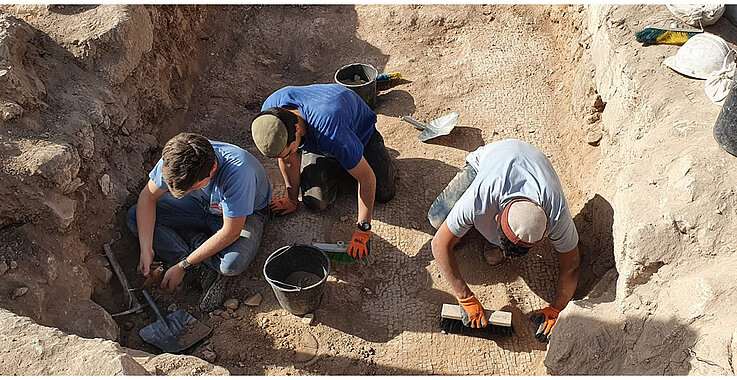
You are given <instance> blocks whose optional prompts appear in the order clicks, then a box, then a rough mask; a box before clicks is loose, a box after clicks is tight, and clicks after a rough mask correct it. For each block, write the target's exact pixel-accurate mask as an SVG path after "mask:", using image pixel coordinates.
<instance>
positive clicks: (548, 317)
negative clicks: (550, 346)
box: [530, 306, 560, 342]
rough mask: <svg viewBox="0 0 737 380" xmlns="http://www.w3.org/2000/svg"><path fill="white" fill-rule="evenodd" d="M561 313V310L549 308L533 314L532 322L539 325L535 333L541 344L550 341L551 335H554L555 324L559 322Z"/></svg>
mask: <svg viewBox="0 0 737 380" xmlns="http://www.w3.org/2000/svg"><path fill="white" fill-rule="evenodd" d="M559 313H560V310H558V309H556V308H554V307H552V306H548V307H546V308H544V309H542V310H538V311H536V312H535V313H534V314H532V316H531V317H530V320H531V321H533V322H535V323H536V324H537V330H536V331H535V338H537V340H539V341H541V342H547V341H549V340H550V334H552V333H553V327H555V322H557V321H558V314H559Z"/></svg>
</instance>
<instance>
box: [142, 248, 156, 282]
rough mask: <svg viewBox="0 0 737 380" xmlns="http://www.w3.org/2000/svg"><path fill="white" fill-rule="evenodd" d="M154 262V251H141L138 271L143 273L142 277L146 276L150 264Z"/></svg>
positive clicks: (149, 270) (149, 271) (149, 269)
mask: <svg viewBox="0 0 737 380" xmlns="http://www.w3.org/2000/svg"><path fill="white" fill-rule="evenodd" d="M153 262H154V253H153V251H151V252H144V251H141V256H140V259H139V260H138V272H139V273H141V274H142V275H143V277H148V274H149V273H151V264H153Z"/></svg>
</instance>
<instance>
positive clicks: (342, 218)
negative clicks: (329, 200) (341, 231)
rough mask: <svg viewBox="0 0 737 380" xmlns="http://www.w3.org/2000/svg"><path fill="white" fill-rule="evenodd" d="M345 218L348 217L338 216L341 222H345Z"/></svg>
mask: <svg viewBox="0 0 737 380" xmlns="http://www.w3.org/2000/svg"><path fill="white" fill-rule="evenodd" d="M346 220H348V217H347V216H341V217H340V221H341V222H345V221H346Z"/></svg>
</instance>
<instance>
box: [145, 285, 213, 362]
mask: <svg viewBox="0 0 737 380" xmlns="http://www.w3.org/2000/svg"><path fill="white" fill-rule="evenodd" d="M143 295H144V297H146V301H148V304H149V305H150V306H151V310H153V311H154V313H156V318H157V320H156V322H154V323H152V324H150V325H148V326H146V327H144V328H142V329H141V331H139V332H138V334H139V335H140V336H141V338H142V339H143V340H144V341H146V343H149V344H152V345H154V346H156V347H158V348H160V349H161V350H162V351H164V352H169V353H172V354H175V353H177V352H181V351H184V350H186V349H188V348H190V347H192V345H194V344H195V343H197V342H199V341H200V340H202V339H203V338H205V337H206V336H208V335H209V334H210V332H211V331H212V328H211V327H210V326H207V325H206V324H204V323H202V322H200V321H198V320H197V319H196V318H195V317H193V316H192V315H191V314H189V313H187V312H186V311H185V310H181V309H180V310H177V311H175V312H173V313H171V314H169V315H167V316H166V317H163V316H162V315H161V312H159V308H157V307H156V304H155V303H154V300H152V299H151V295H149V294H148V292H147V291H146V290H143Z"/></svg>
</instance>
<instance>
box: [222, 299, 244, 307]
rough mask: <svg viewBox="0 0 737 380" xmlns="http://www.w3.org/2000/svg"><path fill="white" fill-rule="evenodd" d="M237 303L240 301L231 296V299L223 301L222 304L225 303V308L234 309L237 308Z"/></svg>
mask: <svg viewBox="0 0 737 380" xmlns="http://www.w3.org/2000/svg"><path fill="white" fill-rule="evenodd" d="M239 303H240V302H238V300H237V299H235V298H231V299H229V300H227V301H225V304H224V305H225V308H226V309H229V310H235V309H237V308H238V304H239Z"/></svg>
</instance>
